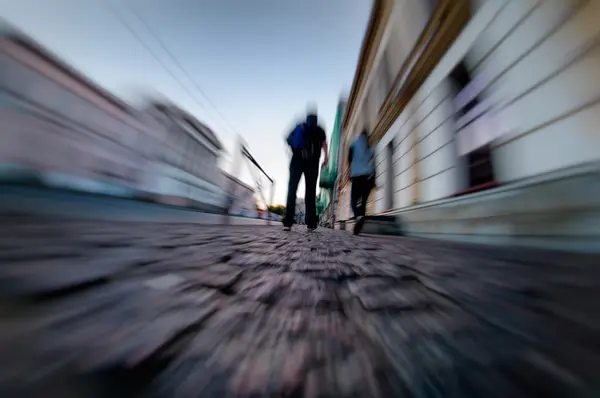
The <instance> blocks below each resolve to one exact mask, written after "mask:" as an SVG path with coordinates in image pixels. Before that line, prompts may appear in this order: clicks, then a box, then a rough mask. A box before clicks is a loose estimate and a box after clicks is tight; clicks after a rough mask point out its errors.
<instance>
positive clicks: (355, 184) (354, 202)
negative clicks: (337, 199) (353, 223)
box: [350, 178, 360, 218]
mask: <svg viewBox="0 0 600 398" xmlns="http://www.w3.org/2000/svg"><path fill="white" fill-rule="evenodd" d="M351 184H352V188H351V190H350V205H351V206H352V213H354V218H356V217H358V216H359V214H358V207H357V206H358V199H359V198H360V182H359V181H358V178H352V180H351Z"/></svg>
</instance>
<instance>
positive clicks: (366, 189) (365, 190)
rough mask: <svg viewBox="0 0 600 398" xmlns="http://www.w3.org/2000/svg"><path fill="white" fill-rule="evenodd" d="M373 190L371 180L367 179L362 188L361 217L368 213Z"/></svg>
mask: <svg viewBox="0 0 600 398" xmlns="http://www.w3.org/2000/svg"><path fill="white" fill-rule="evenodd" d="M371 189H372V183H371V180H369V178H368V177H365V178H364V181H363V185H362V187H361V193H360V199H361V203H362V206H361V209H360V211H361V214H360V215H361V216H363V217H364V215H365V214H366V212H367V202H368V200H369V195H370V194H371Z"/></svg>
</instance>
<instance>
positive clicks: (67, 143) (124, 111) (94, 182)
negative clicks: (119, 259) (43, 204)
mask: <svg viewBox="0 0 600 398" xmlns="http://www.w3.org/2000/svg"><path fill="white" fill-rule="evenodd" d="M136 113H137V112H136V111H135V110H134V109H132V108H131V107H130V106H128V105H127V104H126V103H124V102H123V101H121V100H119V99H118V98H116V97H114V96H113V95H111V94H110V93H108V92H107V91H105V90H104V89H102V88H101V87H100V86H98V85H96V84H94V83H93V82H91V81H90V80H88V79H87V78H85V77H84V76H82V75H81V74H79V73H78V72H77V71H75V70H74V69H72V68H71V67H69V66H68V65H67V64H66V63H64V62H62V61H60V60H59V59H58V58H57V57H56V56H54V55H53V54H51V53H49V52H48V51H47V50H46V49H44V48H43V47H41V46H39V45H38V44H37V43H35V42H34V41H33V40H31V39H30V38H28V37H27V36H25V35H23V34H22V33H20V32H17V31H15V30H13V29H12V28H11V27H9V26H2V27H0V130H1V131H0V165H1V170H2V173H3V174H4V175H7V174H8V175H15V173H22V174H27V173H29V175H37V176H38V177H39V178H43V179H45V180H48V182H52V183H56V184H62V185H65V186H67V187H72V188H81V189H86V190H92V191H94V190H97V191H100V192H120V193H122V194H127V193H128V192H133V191H134V190H135V189H137V188H138V186H139V183H140V181H141V174H142V173H143V172H144V170H145V169H146V167H147V163H148V161H149V153H147V152H146V151H145V149H147V148H148V146H147V145H143V144H142V143H146V144H147V143H149V142H152V141H156V140H159V139H160V133H161V132H158V131H149V130H148V129H146V127H145V126H144V124H143V123H142V122H140V120H139V119H138V118H137V116H136ZM148 149H149V148H148Z"/></svg>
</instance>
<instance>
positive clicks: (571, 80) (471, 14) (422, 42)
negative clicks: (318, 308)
mask: <svg viewBox="0 0 600 398" xmlns="http://www.w3.org/2000/svg"><path fill="white" fill-rule="evenodd" d="M598 20H600V1H582V0H560V1H556V0H471V1H469V0H438V1H433V0H432V1H425V0H419V1H412V0H375V1H374V4H373V8H372V12H371V18H370V21H369V24H368V27H367V30H366V33H365V38H364V41H363V46H362V49H361V53H360V57H359V62H358V66H357V69H356V74H355V77H354V82H353V85H352V90H351V93H350V97H349V98H348V106H347V108H346V113H345V115H344V119H343V124H342V145H343V148H344V154H343V159H346V153H347V152H346V151H347V147H348V144H349V143H350V142H351V141H352V139H354V138H355V137H356V136H357V134H359V133H360V131H361V130H362V129H363V128H366V129H367V130H368V131H370V132H371V142H372V143H373V145H374V148H375V152H376V159H377V190H376V191H375V192H374V193H373V197H372V200H371V201H370V203H369V206H368V212H369V214H393V215H396V216H397V219H398V220H399V222H400V225H401V229H402V232H403V233H405V234H408V235H413V236H421V237H434V238H442V239H452V240H461V241H477V242H486V243H511V244H524V245H536V246H551V247H555V248H556V247H565V248H569V249H573V248H575V249H581V250H589V249H594V250H595V248H596V247H598V248H599V249H600V245H599V244H598V243H599V239H598V237H600V229H599V228H600V217H599V216H597V215H596V214H597V213H598V212H597V210H600V209H599V208H598V207H600V205H599V203H600V184H599V183H598V181H600V179H598V176H599V173H598V170H600V167H599V166H598V164H599V160H600V150H599V149H598V148H600V132H599V131H598V129H597V126H598V125H600V112H598V111H600V104H599V100H600V79H598V78H597V77H598V72H599V71H600V68H599V66H600V48H599V46H598V43H599V40H598V39H599V36H598V35H599V34H600V24H598V22H597V21H598ZM347 166H348V165H347V164H345V165H344V167H343V168H342V170H344V169H347ZM341 175H342V176H347V174H345V173H343V172H342V173H341ZM349 186H350V184H349V182H348V180H347V177H346V178H345V179H343V180H342V181H341V183H340V194H341V197H340V206H339V208H338V214H339V215H340V217H339V219H340V220H344V219H347V218H349V217H350V216H351V211H350V209H349V191H350V190H349ZM598 214H600V213H598ZM594 217H595V218H594ZM592 220H594V221H593V222H592Z"/></svg>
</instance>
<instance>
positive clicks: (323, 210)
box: [317, 100, 346, 226]
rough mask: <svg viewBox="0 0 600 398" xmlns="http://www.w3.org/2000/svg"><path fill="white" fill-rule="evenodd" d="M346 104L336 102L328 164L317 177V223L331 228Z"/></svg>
mask: <svg viewBox="0 0 600 398" xmlns="http://www.w3.org/2000/svg"><path fill="white" fill-rule="evenodd" d="M345 106H346V102H345V101H344V100H340V101H339V102H338V106H337V110H336V115H335V122H334V125H333V130H332V132H331V137H330V139H329V163H328V164H327V166H325V167H324V168H322V169H321V174H320V176H319V187H320V188H321V193H320V194H319V197H318V200H317V211H318V214H319V222H320V223H321V225H326V226H333V223H334V222H335V209H336V207H337V206H336V203H337V197H338V194H337V193H338V192H337V191H338V190H337V186H338V181H339V179H338V171H339V170H340V165H341V164H342V163H341V162H340V160H341V159H340V156H339V155H340V152H341V151H340V132H341V125H342V118H343V116H344V109H345Z"/></svg>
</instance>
